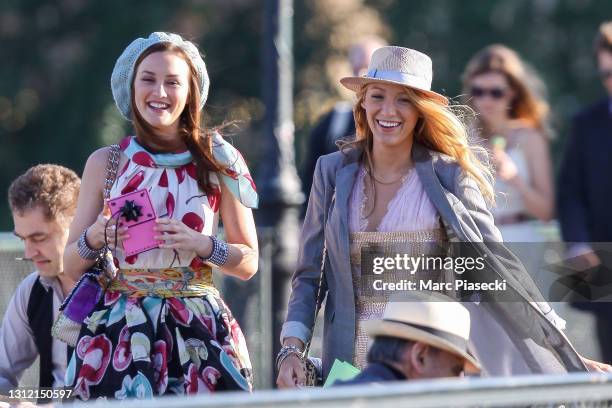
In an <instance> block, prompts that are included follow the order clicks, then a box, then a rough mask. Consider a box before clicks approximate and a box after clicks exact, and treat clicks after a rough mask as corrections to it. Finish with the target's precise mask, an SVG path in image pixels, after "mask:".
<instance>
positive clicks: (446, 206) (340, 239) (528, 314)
mask: <svg viewBox="0 0 612 408" xmlns="http://www.w3.org/2000/svg"><path fill="white" fill-rule="evenodd" d="M360 157H361V151H359V150H357V149H353V150H348V151H346V152H336V153H332V154H328V155H325V156H322V157H321V158H320V159H319V161H318V162H317V165H316V169H315V174H314V180H313V185H312V190H311V193H310V198H309V201H308V210H307V212H306V217H305V219H304V225H303V227H302V233H301V241H300V251H299V257H298V262H297V268H296V271H295V274H294V276H293V280H292V293H291V297H290V300H289V305H288V311H287V318H286V320H285V323H284V325H283V329H282V332H281V340H282V339H283V338H286V337H297V338H299V339H301V340H302V341H304V342H306V341H307V340H308V339H309V338H310V336H311V334H312V333H311V328H312V326H313V319H314V308H315V298H316V291H317V287H318V282H319V276H320V272H321V260H322V253H323V247H324V243H325V245H326V251H327V257H326V262H325V279H324V285H323V293H324V294H326V303H325V315H324V329H323V356H322V357H323V374H324V376H327V374H328V373H329V370H330V368H331V364H332V363H333V361H334V359H336V358H337V359H340V360H343V361H348V362H351V361H352V359H353V353H354V346H355V299H354V289H353V282H352V275H351V267H350V259H349V230H348V208H349V205H348V201H349V196H350V194H351V190H352V188H353V184H354V181H355V178H356V176H357V171H358V168H359V162H360ZM412 158H413V161H414V164H415V169H416V171H417V175H418V177H419V179H420V181H421V183H422V185H423V187H424V189H425V191H426V193H427V195H428V197H429V199H430V200H431V202H432V203H433V205H434V207H435V208H436V210H437V211H438V213H439V214H440V217H441V220H442V223H443V225H444V227H445V228H446V232H447V235H448V237H449V239H450V240H451V241H456V242H471V243H473V245H474V246H475V247H476V250H477V251H478V252H479V253H481V254H489V255H490V256H489V258H488V259H489V262H490V264H489V266H490V269H491V270H493V272H494V273H496V274H498V275H499V276H501V277H503V278H505V279H507V281H508V284H509V286H511V287H512V288H513V290H514V291H515V292H516V294H517V298H521V299H523V300H524V301H521V302H506V303H489V304H487V305H486V306H485V307H486V308H487V309H488V313H487V314H488V315H490V316H494V319H495V321H496V322H502V323H500V324H503V327H505V328H506V331H507V333H499V335H501V336H504V337H505V338H508V336H509V337H510V338H512V339H514V341H513V342H514V344H515V345H516V347H517V349H518V350H520V352H521V353H522V354H523V358H524V360H525V361H526V364H527V365H528V366H529V370H530V371H531V372H533V373H540V372H559V371H562V372H563V371H585V370H586V368H585V367H584V364H583V363H582V361H581V360H580V358H579V356H578V354H577V353H576V351H575V350H574V349H573V347H572V345H571V344H570V343H569V341H568V340H567V339H566V337H565V335H564V334H563V333H562V332H561V331H560V330H559V329H557V328H556V327H555V326H554V325H553V324H552V323H550V322H549V321H548V320H547V319H546V318H545V316H544V314H543V313H542V312H541V311H540V310H539V308H538V307H537V306H536V305H535V303H534V301H542V300H543V299H542V298H541V295H540V294H539V290H538V289H537V287H536V286H535V284H533V281H532V280H531V278H530V277H529V275H528V273H527V272H526V271H525V270H524V268H522V265H521V264H520V261H518V259H517V258H516V257H515V256H514V255H513V254H512V253H511V252H510V251H509V250H508V249H507V248H505V247H504V246H503V244H498V245H496V246H494V249H493V251H494V252H495V253H494V254H493V253H492V252H491V251H492V250H491V247H490V246H488V245H485V244H484V243H488V242H491V243H501V242H502V236H501V234H500V232H499V230H498V229H497V228H496V227H495V225H494V222H493V217H492V215H491V213H490V212H489V210H488V209H487V205H486V202H485V200H484V198H483V196H482V194H481V192H480V190H479V189H478V187H477V185H476V183H475V182H474V180H473V179H472V178H470V177H467V176H466V175H465V173H464V172H463V171H462V169H461V167H460V166H459V165H458V164H457V163H455V162H454V161H453V160H452V159H450V158H449V157H447V156H445V155H443V154H441V153H438V152H435V151H432V150H429V149H427V148H426V147H424V146H423V145H420V144H418V143H415V144H414V145H413V149H412ZM517 265H519V266H517ZM510 271H514V272H510ZM517 271H518V272H517ZM481 305H484V303H481ZM473 309H474V308H473V307H472V308H471V309H470V310H473ZM503 322H505V324H504V323H503ZM473 332H474V333H476V332H477V330H476V331H473ZM534 348H535V349H537V350H536V351H534ZM542 350H544V351H545V353H542V352H541V351H542ZM476 354H478V353H476ZM483 365H484V364H483ZM558 367H561V370H559V369H558ZM485 368H486V367H485ZM495 371H496V370H495V369H493V370H491V373H492V374H495ZM506 373H507V372H506ZM510 374H512V373H511V372H510Z"/></svg>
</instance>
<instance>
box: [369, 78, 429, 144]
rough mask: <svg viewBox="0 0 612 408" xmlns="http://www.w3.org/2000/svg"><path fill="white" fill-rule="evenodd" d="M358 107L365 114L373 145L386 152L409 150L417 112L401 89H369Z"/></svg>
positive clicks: (389, 86)
mask: <svg viewBox="0 0 612 408" xmlns="http://www.w3.org/2000/svg"><path fill="white" fill-rule="evenodd" d="M361 107H362V108H363V109H364V110H365V113H366V118H367V122H368V125H369V127H370V130H371V131H372V134H373V144H374V146H376V145H378V146H380V147H386V148H397V147H409V146H410V145H411V144H412V141H413V136H414V128H415V126H416V124H417V122H418V120H419V112H418V110H417V108H416V107H415V106H414V105H413V104H412V102H411V99H410V96H409V95H408V93H407V92H406V89H405V88H404V87H402V86H400V85H392V84H385V83H375V84H370V85H368V87H367V89H366V92H365V95H364V98H363V102H362V103H361Z"/></svg>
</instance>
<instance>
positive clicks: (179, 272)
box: [108, 267, 219, 298]
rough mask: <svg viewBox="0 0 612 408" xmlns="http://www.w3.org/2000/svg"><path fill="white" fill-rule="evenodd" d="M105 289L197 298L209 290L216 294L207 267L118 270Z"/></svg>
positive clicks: (165, 296) (157, 295) (129, 292)
mask: <svg viewBox="0 0 612 408" xmlns="http://www.w3.org/2000/svg"><path fill="white" fill-rule="evenodd" d="M108 290H109V291H113V292H120V293H125V294H127V295H128V296H130V297H145V296H154V297H163V298H168V297H199V296H204V295H206V294H210V293H212V294H213V295H215V296H219V292H218V291H217V289H216V288H215V284H214V283H213V277H212V268H210V267H202V268H198V269H197V270H195V269H192V268H190V267H180V268H166V269H119V270H118V271H117V275H116V276H115V278H114V279H113V280H112V281H111V283H110V285H109V287H108Z"/></svg>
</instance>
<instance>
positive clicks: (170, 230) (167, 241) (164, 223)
mask: <svg viewBox="0 0 612 408" xmlns="http://www.w3.org/2000/svg"><path fill="white" fill-rule="evenodd" d="M155 231H158V232H161V234H159V235H156V236H155V237H154V239H156V240H158V241H163V242H164V243H163V244H160V246H159V247H160V248H166V249H176V250H180V251H191V252H196V253H197V254H198V255H200V256H206V255H208V254H209V253H210V252H212V242H211V239H210V237H208V236H207V235H203V234H201V233H199V232H198V231H195V230H193V229H191V228H189V227H188V226H187V225H185V224H184V223H183V222H182V221H179V220H174V219H172V218H158V219H157V220H156V226H155Z"/></svg>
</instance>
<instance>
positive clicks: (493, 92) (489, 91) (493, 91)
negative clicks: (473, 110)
mask: <svg viewBox="0 0 612 408" xmlns="http://www.w3.org/2000/svg"><path fill="white" fill-rule="evenodd" d="M470 94H471V95H472V97H473V98H482V97H484V96H487V95H489V96H490V97H491V98H493V99H502V98H503V97H504V96H506V90H505V89H503V88H481V87H479V86H473V87H472V89H471V90H470Z"/></svg>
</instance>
